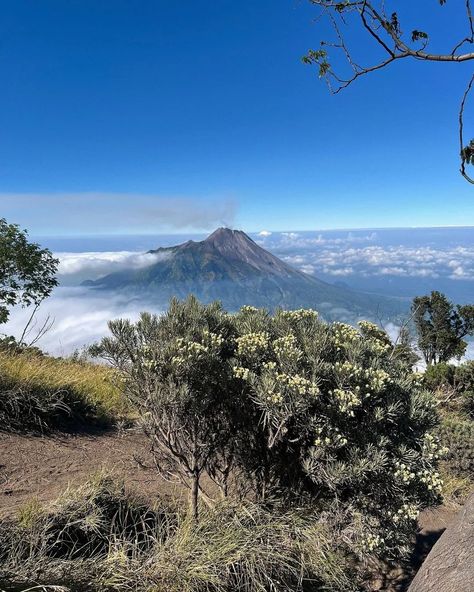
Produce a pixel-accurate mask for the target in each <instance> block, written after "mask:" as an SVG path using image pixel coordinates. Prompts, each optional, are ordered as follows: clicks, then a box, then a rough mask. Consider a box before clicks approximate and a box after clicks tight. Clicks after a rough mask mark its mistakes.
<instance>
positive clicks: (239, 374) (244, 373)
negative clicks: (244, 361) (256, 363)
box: [234, 366, 250, 380]
mask: <svg viewBox="0 0 474 592" xmlns="http://www.w3.org/2000/svg"><path fill="white" fill-rule="evenodd" d="M249 372H250V370H249V369H248V368H242V366H236V367H235V368H234V376H235V378H240V379H241V380H248V378H249Z"/></svg>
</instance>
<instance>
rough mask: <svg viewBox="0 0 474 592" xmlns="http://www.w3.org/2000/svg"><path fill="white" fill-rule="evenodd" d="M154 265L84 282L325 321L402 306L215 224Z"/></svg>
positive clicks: (164, 252) (157, 299) (158, 299)
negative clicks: (326, 277)
mask: <svg viewBox="0 0 474 592" xmlns="http://www.w3.org/2000/svg"><path fill="white" fill-rule="evenodd" d="M150 253H153V254H155V255H156V257H157V261H156V263H154V264H153V265H150V266H149V267H146V268H143V269H139V270H136V269H130V270H125V271H120V272H116V273H112V274H110V275H107V276H105V277H103V278H101V279H99V280H96V281H88V282H85V283H84V285H87V286H90V287H92V288H95V289H101V290H104V289H105V290H113V291H126V292H127V293H129V294H130V295H131V296H135V297H136V296H138V297H140V298H148V299H151V300H152V301H153V302H154V303H156V304H157V305H166V304H167V302H168V301H169V299H170V298H171V297H173V296H176V297H178V298H185V297H186V296H188V295H189V294H191V293H192V294H195V295H196V296H197V297H198V298H199V299H200V300H201V301H203V302H210V301H212V300H220V301H222V303H223V305H224V307H226V308H228V309H230V310H235V309H237V308H239V307H241V306H242V305H244V304H249V305H253V306H264V307H267V308H270V309H274V308H276V307H279V306H281V307H284V308H289V309H293V308H300V307H310V308H315V309H318V310H319V311H320V312H321V313H322V314H323V315H324V316H325V317H327V318H328V319H335V318H337V319H341V320H348V319H350V318H352V317H354V316H358V315H362V316H364V315H366V316H374V315H383V316H385V317H388V316H392V315H393V314H396V313H397V312H399V311H400V309H401V308H402V306H401V305H400V303H399V302H398V301H396V300H392V299H389V298H386V297H382V296H375V295H370V294H365V293H362V292H355V291H351V290H350V289H348V288H345V287H341V286H336V285H332V284H329V283H326V282H323V281H321V280H319V279H317V278H315V277H312V276H309V275H307V274H305V273H302V272H301V271H298V270H297V269H294V268H293V267H291V266H290V265H288V264H286V263H285V262H284V261H282V260H281V259H279V258H278V257H275V256H274V255H272V254H271V253H269V252H268V251H266V250H265V249H263V248H262V247H260V246H259V245H258V244H257V243H256V242H255V241H253V240H252V239H251V238H250V237H249V236H247V235H246V234H245V233H244V232H242V231H240V230H230V229H228V228H219V229H218V230H216V231H215V232H214V233H212V234H211V235H210V236H209V237H208V238H206V239H205V240H203V241H191V240H190V241H187V242H185V243H183V244H180V245H177V246H173V247H167V248H159V249H156V250H153V251H150Z"/></svg>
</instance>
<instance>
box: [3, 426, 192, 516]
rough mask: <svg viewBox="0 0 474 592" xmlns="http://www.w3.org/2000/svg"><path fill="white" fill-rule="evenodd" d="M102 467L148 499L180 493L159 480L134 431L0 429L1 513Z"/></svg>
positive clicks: (77, 482) (81, 479)
mask: <svg viewBox="0 0 474 592" xmlns="http://www.w3.org/2000/svg"><path fill="white" fill-rule="evenodd" d="M101 471H104V472H106V473H107V474H110V475H113V476H116V477H117V478H120V479H123V480H124V482H125V485H126V487H127V488H129V489H130V490H131V491H136V492H139V493H140V494H141V495H143V496H145V497H146V498H147V499H150V500H151V499H152V498H153V496H156V495H158V494H160V495H181V494H182V493H183V491H182V488H181V487H180V486H178V485H174V484H171V483H168V482H167V481H164V480H163V479H160V477H159V476H158V474H157V472H156V469H155V468H154V466H153V459H152V456H151V454H150V446H149V443H148V440H147V439H146V437H145V436H144V435H143V434H141V433H139V432H137V431H135V430H127V431H122V432H102V433H98V434H79V435H78V434H75V435H72V434H61V435H54V436H48V437H44V436H26V435H19V434H1V433H0V518H3V517H5V516H7V515H11V514H12V513H14V512H15V511H16V510H17V509H18V507H20V506H21V505H22V504H24V503H25V502H26V501H27V500H30V499H31V498H36V499H37V500H38V501H40V502H48V501H50V500H53V499H55V498H57V497H58V495H60V494H61V493H62V492H63V491H64V490H65V489H66V488H67V487H68V486H72V487H76V486H78V485H81V484H82V483H84V482H85V481H86V480H88V479H89V478H90V477H91V476H93V475H94V474H97V473H98V472H101Z"/></svg>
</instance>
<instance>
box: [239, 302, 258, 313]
mask: <svg viewBox="0 0 474 592" xmlns="http://www.w3.org/2000/svg"><path fill="white" fill-rule="evenodd" d="M258 311H259V309H258V308H256V307H255V306H250V305H249V304H244V306H242V307H241V308H240V312H242V313H244V314H245V313H247V314H249V313H255V312H258Z"/></svg>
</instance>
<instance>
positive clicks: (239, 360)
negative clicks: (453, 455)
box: [101, 298, 445, 558]
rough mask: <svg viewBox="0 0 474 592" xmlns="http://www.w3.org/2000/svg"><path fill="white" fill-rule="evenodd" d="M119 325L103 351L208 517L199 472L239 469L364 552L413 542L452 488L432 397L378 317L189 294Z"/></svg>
mask: <svg viewBox="0 0 474 592" xmlns="http://www.w3.org/2000/svg"><path fill="white" fill-rule="evenodd" d="M111 330H112V334H113V335H112V338H109V339H105V340H103V341H102V344H101V352H102V355H103V356H105V357H107V358H108V359H109V360H110V361H111V362H112V363H113V364H114V365H115V366H116V367H117V368H119V370H121V373H122V376H123V380H124V388H125V391H126V393H127V394H128V396H129V398H130V399H131V400H132V401H133V402H134V403H135V405H136V406H137V408H138V410H139V411H140V415H141V416H142V418H143V421H144V423H145V426H146V430H147V433H148V434H149V435H150V437H151V438H152V440H153V443H154V446H155V447H156V449H158V450H159V451H160V454H161V456H160V458H159V466H160V468H161V469H162V470H165V471H168V474H169V475H177V476H178V477H179V478H181V480H182V481H184V482H185V483H186V484H187V485H189V486H190V488H191V491H192V497H193V498H194V512H195V516H196V517H197V496H198V493H199V489H200V487H201V485H200V481H199V478H200V476H201V474H202V473H203V472H207V474H208V475H209V476H210V477H211V478H212V479H214V480H215V481H216V482H218V483H219V484H220V485H222V484H224V486H223V487H222V491H223V493H224V494H227V493H228V491H227V480H228V477H229V475H230V473H231V471H232V473H233V475H234V478H233V480H232V481H233V483H234V492H235V493H237V492H249V491H250V492H251V494H252V497H253V498H255V497H257V498H263V499H266V498H267V496H268V494H269V493H270V494H271V497H272V498H274V497H275V496H278V497H279V499H280V503H281V502H283V503H285V501H287V502H289V503H290V504H295V503H300V502H301V503H302V504H305V505H306V506H309V507H310V508H311V512H314V515H315V516H318V517H319V519H320V520H321V521H322V522H323V523H325V524H330V525H331V527H332V528H333V529H334V532H335V533H337V534H338V536H339V538H338V540H340V541H345V542H346V543H348V544H349V546H350V549H351V550H352V551H354V550H355V551H357V552H359V553H361V554H365V553H369V554H380V555H383V556H384V557H385V558H387V557H389V556H394V557H395V556H400V555H401V554H404V553H407V552H408V550H409V542H410V537H411V536H412V534H413V533H414V529H415V520H416V517H417V515H418V513H419V511H420V510H421V509H422V508H424V507H425V506H427V505H429V504H432V503H433V502H436V501H437V500H438V499H439V497H440V493H441V487H442V482H441V478H440V476H439V473H438V472H437V463H438V460H439V459H440V457H441V456H442V455H443V454H444V453H445V450H443V448H442V447H441V446H440V444H439V442H438V440H437V438H436V437H435V436H433V435H432V434H431V433H430V432H431V429H432V428H433V427H434V426H435V425H436V423H437V415H436V411H435V407H434V400H433V398H432V395H431V394H430V393H429V392H428V391H426V389H425V387H424V386H423V382H422V381H421V380H420V377H419V376H416V375H414V374H412V372H411V369H410V368H409V365H408V362H406V361H405V362H404V361H403V360H404V358H403V357H398V356H397V355H395V348H394V347H393V344H391V342H390V339H389V338H388V336H387V334H386V333H385V332H384V331H382V330H381V329H380V328H378V327H377V326H376V325H374V324H373V323H369V322H361V323H360V324H359V327H358V328H355V327H352V326H350V325H346V324H343V323H333V324H326V323H324V322H322V321H321V320H320V319H319V318H318V315H317V313H316V312H315V311H312V310H295V311H281V310H280V311H277V312H276V313H275V315H273V316H272V315H270V314H268V313H267V312H266V311H264V310H262V309H257V308H254V307H244V308H242V309H241V310H240V311H239V312H238V313H237V314H235V315H229V314H227V313H225V312H224V311H223V310H222V309H221V308H220V307H219V306H218V305H216V304H213V305H200V304H199V303H198V302H197V301H196V300H195V299H192V298H191V299H188V300H187V301H185V302H182V303H180V302H176V301H174V302H172V304H171V307H170V310H169V311H168V313H167V314H165V315H164V316H163V317H160V318H158V317H152V316H150V315H143V316H142V318H141V320H140V321H139V322H138V323H137V324H135V325H133V324H131V323H128V322H126V321H115V322H113V323H111Z"/></svg>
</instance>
